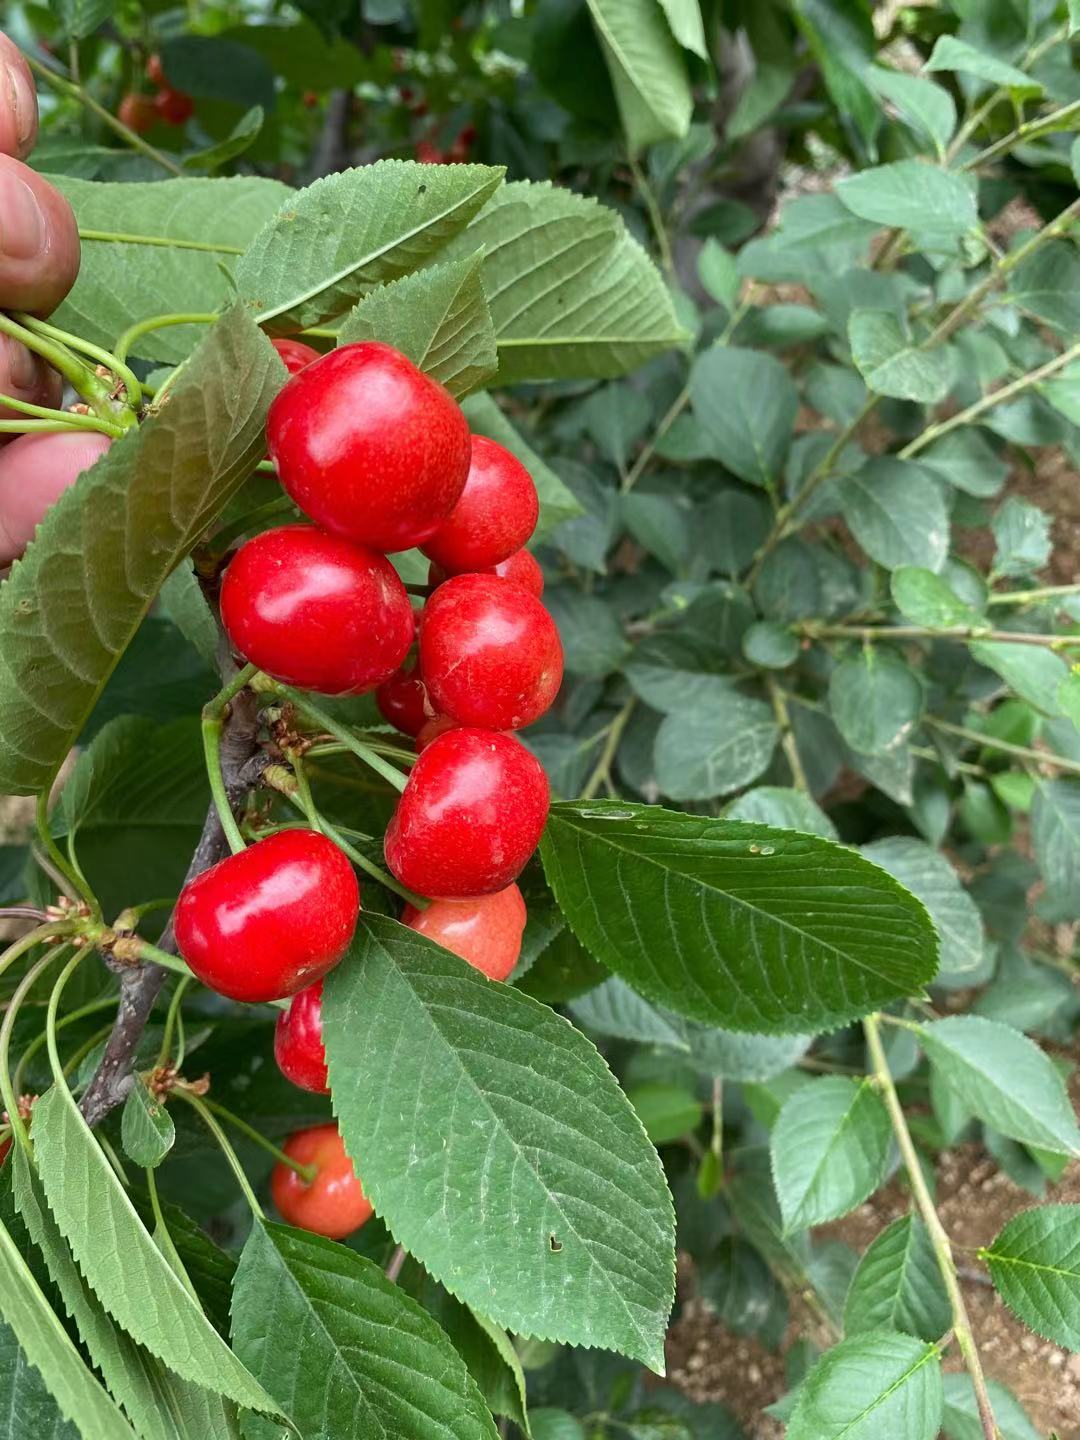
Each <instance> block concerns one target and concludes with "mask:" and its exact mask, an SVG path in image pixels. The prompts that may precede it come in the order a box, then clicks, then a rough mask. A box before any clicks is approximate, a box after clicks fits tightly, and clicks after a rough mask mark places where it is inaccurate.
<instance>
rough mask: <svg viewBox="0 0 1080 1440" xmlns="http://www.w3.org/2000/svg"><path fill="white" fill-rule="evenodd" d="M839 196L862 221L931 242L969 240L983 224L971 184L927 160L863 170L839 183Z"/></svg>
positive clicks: (963, 176)
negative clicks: (980, 220)
mask: <svg viewBox="0 0 1080 1440" xmlns="http://www.w3.org/2000/svg"><path fill="white" fill-rule="evenodd" d="M836 193H837V195H839V197H840V199H841V200H842V201H843V202H844V204H845V205H846V206H847V208H848V209H849V210H850V211H851V213H852V214H853V215H858V216H859V217H860V219H863V220H873V221H874V223H875V224H877V225H889V226H892V227H893V228H895V229H899V230H914V231H915V232H917V233H918V234H920V235H922V236H926V237H928V238H930V239H931V240H935V239H937V238H938V237H956V236H959V235H966V234H967V233H968V232H969V231H971V230H973V229H974V228H975V226H976V224H977V222H978V212H977V210H976V208H975V187H974V185H973V183H972V182H971V180H970V179H969V178H968V177H967V176H965V175H961V174H960V173H959V172H958V171H956V170H943V169H942V168H941V167H940V166H938V165H931V164H930V163H928V162H925V161H922V160H894V161H893V162H892V163H891V164H889V165H877V166H875V167H873V168H872V169H870V170H860V171H858V172H857V173H856V174H854V175H848V176H846V177H845V178H844V179H842V180H838V181H837V182H836Z"/></svg>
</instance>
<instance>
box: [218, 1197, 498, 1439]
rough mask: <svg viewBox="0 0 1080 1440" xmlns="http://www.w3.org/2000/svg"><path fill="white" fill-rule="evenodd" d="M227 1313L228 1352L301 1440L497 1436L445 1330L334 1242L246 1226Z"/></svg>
mask: <svg viewBox="0 0 1080 1440" xmlns="http://www.w3.org/2000/svg"><path fill="white" fill-rule="evenodd" d="M232 1314H233V1325H232V1335H233V1344H234V1346H235V1347H236V1351H237V1354H238V1355H239V1356H240V1357H241V1359H243V1360H244V1361H245V1362H246V1363H247V1365H248V1367H249V1368H250V1369H251V1371H252V1373H253V1374H254V1375H256V1376H257V1377H258V1378H259V1379H261V1380H262V1382H263V1384H264V1385H265V1386H266V1388H267V1390H269V1391H270V1393H271V1394H273V1395H274V1397H275V1399H277V1401H278V1402H279V1404H280V1405H281V1409H282V1413H283V1414H285V1415H287V1416H288V1417H289V1419H290V1420H291V1421H292V1422H293V1424H294V1425H295V1426H296V1428H297V1430H298V1432H299V1433H300V1434H302V1435H303V1436H304V1437H305V1440H340V1437H344V1436H346V1435H357V1436H359V1435H369V1434H370V1435H372V1436H374V1435H376V1434H378V1435H385V1436H390V1435H393V1436H395V1437H397V1436H400V1437H401V1440H429V1437H431V1440H495V1435H496V1431H495V1426H494V1424H493V1423H492V1420H491V1416H490V1414H489V1413H488V1409H487V1406H486V1405H485V1404H484V1401H483V1398H482V1396H481V1394H480V1392H479V1390H478V1389H477V1387H476V1384H475V1382H474V1381H473V1380H472V1378H471V1377H470V1375H469V1372H468V1371H467V1370H466V1368H465V1364H464V1362H463V1361H462V1359H461V1358H460V1356H459V1355H458V1354H457V1353H456V1351H455V1350H454V1348H453V1347H452V1345H451V1344H450V1341H449V1340H448V1338H447V1337H446V1335H445V1333H444V1332H443V1331H442V1330H441V1329H440V1328H439V1326H438V1325H437V1324H436V1323H435V1321H434V1320H433V1319H432V1318H431V1316H430V1315H428V1314H427V1312H426V1311H425V1310H423V1309H422V1308H421V1307H420V1306H419V1305H418V1304H417V1303H416V1301H415V1300H412V1299H410V1298H409V1296H407V1295H406V1294H405V1292H404V1291H403V1290H401V1289H400V1288H399V1287H398V1286H397V1285H395V1284H393V1282H392V1281H390V1280H387V1279H386V1277H385V1276H384V1275H383V1273H382V1271H381V1270H380V1269H379V1267H378V1266H377V1265H374V1264H372V1262H371V1261H370V1260H366V1259H364V1258H363V1257H362V1256H360V1255H357V1254H354V1253H353V1252H352V1251H351V1250H348V1249H346V1248H345V1246H343V1245H335V1244H333V1243H332V1242H331V1241H329V1240H324V1239H323V1238H322V1237H321V1236H319V1235H310V1234H307V1233H305V1232H303V1231H300V1230H293V1229H290V1228H289V1227H288V1226H286V1225H268V1224H266V1223H265V1222H264V1223H262V1224H256V1225H254V1226H253V1227H252V1231H251V1234H250V1236H249V1237H248V1242H247V1244H246V1245H245V1246H244V1253H243V1255H242V1256H241V1259H240V1265H239V1268H238V1269H237V1272H236V1281H235V1289H234V1294H233V1311H232ZM301 1337H302V1344H301V1343H300V1342H301Z"/></svg>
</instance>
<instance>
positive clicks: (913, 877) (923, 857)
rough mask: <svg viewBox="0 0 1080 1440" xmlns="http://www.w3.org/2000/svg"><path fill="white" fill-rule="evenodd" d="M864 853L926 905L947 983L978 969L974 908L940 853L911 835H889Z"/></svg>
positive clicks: (980, 945) (980, 940) (979, 931)
mask: <svg viewBox="0 0 1080 1440" xmlns="http://www.w3.org/2000/svg"><path fill="white" fill-rule="evenodd" d="M863 854H864V855H865V856H866V857H867V859H868V860H873V862H874V864H875V865H880V866H881V868H882V869H883V870H888V872H889V874H890V875H895V877H896V878H897V880H899V881H900V884H901V885H903V886H904V887H905V889H908V890H910V891H911V893H912V894H913V895H914V896H916V897H917V898H918V899H919V900H921V901H922V903H923V904H924V905H925V906H926V908H927V911H928V912H929V915H930V919H931V920H932V921H933V922H934V929H935V930H936V931H937V933H938V938H939V940H940V942H941V969H942V972H943V974H945V975H948V976H949V977H950V979H952V978H953V977H958V976H961V975H969V974H971V972H973V971H976V970H978V969H979V968H980V967H981V966H982V963H983V959H984V951H985V938H984V935H983V923H982V917H981V916H980V914H979V909H978V906H977V905H976V904H975V902H974V900H972V898H971V896H970V895H969V894H968V892H967V891H966V890H965V889H964V887H963V885H962V884H961V881H960V877H959V875H958V874H957V873H956V871H955V870H954V869H953V867H952V865H951V864H950V863H949V861H948V860H947V859H946V857H945V856H944V855H942V854H941V852H940V851H939V850H935V849H934V848H933V846H931V845H927V844H925V843H924V842H923V841H922V840H916V839H915V838H914V837H913V836H909V835H892V836H889V837H888V838H887V839H885V840H875V841H874V842H873V843H872V844H870V845H864V846H863Z"/></svg>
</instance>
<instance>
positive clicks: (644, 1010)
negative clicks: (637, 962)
mask: <svg viewBox="0 0 1080 1440" xmlns="http://www.w3.org/2000/svg"><path fill="white" fill-rule="evenodd" d="M570 1010H571V1012H572V1014H573V1015H574V1018H575V1019H576V1020H577V1021H578V1022H579V1023H580V1024H581V1025H583V1026H584V1027H585V1029H586V1030H592V1031H594V1032H596V1033H597V1034H600V1035H614V1036H615V1037H616V1038H617V1039H620V1040H633V1041H635V1042H637V1043H638V1044H640V1045H660V1046H663V1047H664V1048H665V1049H667V1050H681V1051H683V1052H684V1053H688V1052H689V1050H690V1045H689V1043H688V1041H687V1038H686V1031H687V1027H686V1022H685V1021H684V1020H683V1019H682V1018H681V1016H678V1015H673V1014H671V1012H670V1011H667V1010H662V1009H660V1008H659V1007H658V1006H656V1005H651V1004H650V1003H649V1001H648V1000H645V999H643V998H642V996H640V995H639V994H638V993H637V991H636V990H631V988H630V986H629V985H627V983H626V981H625V980H620V979H619V977H618V976H617V975H612V976H611V978H610V979H609V980H605V981H604V982H603V984H602V985H597V986H596V987H595V988H594V989H592V990H590V991H589V992H588V993H587V994H586V995H581V996H579V997H577V998H576V999H574V1000H572V1001H571V1002H570Z"/></svg>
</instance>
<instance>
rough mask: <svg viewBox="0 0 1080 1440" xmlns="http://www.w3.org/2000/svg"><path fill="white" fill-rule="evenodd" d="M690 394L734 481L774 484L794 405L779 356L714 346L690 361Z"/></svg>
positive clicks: (794, 394) (790, 384) (796, 401)
mask: <svg viewBox="0 0 1080 1440" xmlns="http://www.w3.org/2000/svg"><path fill="white" fill-rule="evenodd" d="M690 394H691V399H692V401H693V406H694V414H695V415H696V416H697V418H698V419H699V420H700V421H701V423H702V425H703V426H704V427H705V429H706V430H707V432H708V434H709V437H710V439H711V440H712V443H713V446H714V453H715V455H716V458H717V459H718V460H719V461H720V462H721V463H722V464H723V465H724V466H726V468H727V469H728V470H730V471H731V472H732V474H733V475H737V476H738V477H739V478H740V480H749V481H750V482H751V483H752V484H754V485H776V484H778V483H779V481H780V476H781V471H782V468H783V463H784V456H785V455H786V454H787V449H788V445H789V444H790V443H791V435H792V430H793V428H794V425H795V415H796V412H797V411H798V408H799V397H798V393H797V391H796V389H795V385H794V383H793V381H792V379H791V376H790V375H789V374H788V372H787V370H786V369H785V368H784V366H783V365H781V363H780V361H779V360H777V359H776V358H775V357H774V356H772V355H764V354H762V353H761V352H760V351H757V350H740V349H738V348H737V347H733V346H730V345H728V346H714V347H713V348H712V349H711V350H705V351H704V352H703V353H702V354H701V355H699V356H698V358H697V359H696V360H695V361H694V365H693V369H692V370H691V372H690Z"/></svg>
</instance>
